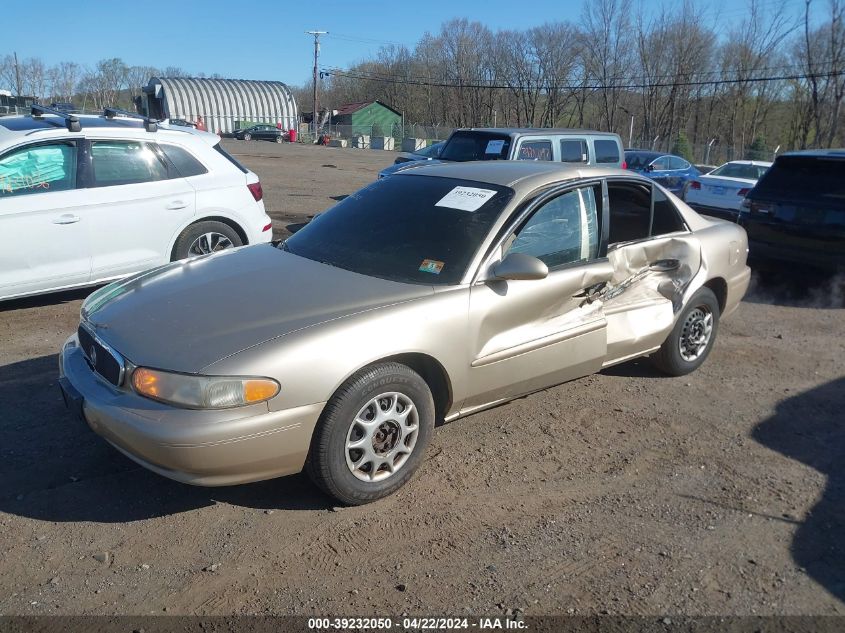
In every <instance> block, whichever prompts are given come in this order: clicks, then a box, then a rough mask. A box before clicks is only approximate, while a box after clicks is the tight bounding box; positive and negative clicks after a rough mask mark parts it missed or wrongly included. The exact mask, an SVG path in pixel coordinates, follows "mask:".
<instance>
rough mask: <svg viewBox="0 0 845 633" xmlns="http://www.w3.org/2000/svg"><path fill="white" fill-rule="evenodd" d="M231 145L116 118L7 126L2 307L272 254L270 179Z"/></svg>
mask: <svg viewBox="0 0 845 633" xmlns="http://www.w3.org/2000/svg"><path fill="white" fill-rule="evenodd" d="M219 143H220V139H219V138H218V137H217V136H215V135H214V134H209V133H207V132H200V131H197V130H193V129H191V128H187V127H176V126H173V127H167V126H163V125H159V124H156V122H154V121H151V120H149V119H145V118H144V117H140V116H137V115H132V114H130V113H128V112H123V111H119V110H113V109H107V110H105V111H104V114H103V116H93V115H92V116H74V115H66V114H63V113H60V112H54V111H51V110H48V109H47V108H40V107H34V108H33V116H10V117H2V118H0V236H2V246H0V300H3V299H10V298H12V297H22V296H27V295H34V294H40V293H44V292H51V291H55V290H62V289H66V288H75V287H80V286H88V285H94V284H100V283H103V282H107V281H109V280H112V279H117V278H120V277H123V276H125V275H129V274H132V273H135V272H139V271H142V270H145V269H147V268H152V267H153V266H158V265H161V264H165V263H167V262H170V261H173V260H176V259H182V258H185V257H190V256H194V255H202V254H205V253H211V252H214V251H218V250H222V249H224V248H230V247H233V246H241V245H244V244H255V243H258V242H269V241H270V239H271V236H272V233H273V231H272V222H271V220H270V218H269V216H268V215H267V214H266V213H265V211H264V202H262V197H263V193H262V190H261V183H260V182H259V180H258V177H257V176H256V175H255V174H254V173H252V172H251V171H249V170H248V169H246V168H245V167H243V166H242V165H241V164H240V163H238V162H237V161H236V160H235V159H234V158H232V157H231V156H229V154H227V153H226V151H225V150H224V149H223V148H222V147H220V144H219Z"/></svg>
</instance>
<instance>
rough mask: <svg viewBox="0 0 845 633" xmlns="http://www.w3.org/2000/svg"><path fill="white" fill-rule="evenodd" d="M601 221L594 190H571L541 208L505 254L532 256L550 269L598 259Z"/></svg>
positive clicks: (522, 228)
mask: <svg viewBox="0 0 845 633" xmlns="http://www.w3.org/2000/svg"><path fill="white" fill-rule="evenodd" d="M597 218H598V211H597V208H596V194H595V190H594V189H593V188H592V187H585V188H583V189H576V190H575V191H569V192H567V193H564V194H562V195H560V196H557V197H556V198H552V199H551V200H549V201H548V202H546V203H545V204H544V205H543V206H542V207H540V208H539V209H537V210H536V211H535V212H534V213H533V214H532V215H531V217H530V218H529V219H528V221H527V222H526V223H525V224H524V225H523V226H522V227H521V228H520V229H519V230H518V231H517V232H516V233H515V234H514V235H513V236H512V237H511V240H512V241H511V242H510V245H509V246H507V247H506V249H505V254H506V255H507V254H510V253H524V254H526V255H532V256H534V257H536V258H537V259H539V260H541V261H543V262H545V264H546V265H547V266H549V267H550V268H551V267H554V266H562V265H564V264H571V263H574V262H579V261H586V260H590V259H595V258H596V256H597V254H598V246H599V234H598V219H597Z"/></svg>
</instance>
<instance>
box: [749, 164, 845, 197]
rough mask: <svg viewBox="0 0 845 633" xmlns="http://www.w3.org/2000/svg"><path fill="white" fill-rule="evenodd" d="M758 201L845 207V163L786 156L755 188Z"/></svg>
mask: <svg viewBox="0 0 845 633" xmlns="http://www.w3.org/2000/svg"><path fill="white" fill-rule="evenodd" d="M754 197H755V198H770V197H776V198H783V199H786V200H795V201H801V202H809V201H814V202H817V203H819V204H830V203H833V204H834V205H835V206H836V207H837V208H842V207H843V205H845V160H841V159H840V160H836V159H826V158H817V157H815V156H783V157H781V158H778V159H777V161H776V162H775V164H774V165H773V166H772V167H771V169H769V171H768V172H766V174H765V176H764V177H763V178H761V179H760V181H759V182H758V183H757V186H756V187H754Z"/></svg>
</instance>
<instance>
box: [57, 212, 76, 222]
mask: <svg viewBox="0 0 845 633" xmlns="http://www.w3.org/2000/svg"><path fill="white" fill-rule="evenodd" d="M79 220H80V217H79V216H78V215H73V214H72V213H65V214H64V215H60V216H59V217H57V218H54V219H53V224H74V223H76V222H79Z"/></svg>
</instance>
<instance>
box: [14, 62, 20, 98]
mask: <svg viewBox="0 0 845 633" xmlns="http://www.w3.org/2000/svg"><path fill="white" fill-rule="evenodd" d="M15 84H16V85H15V90H17V94H16V95H15V96H16V97H20V96H21V67H20V65H19V64H18V54H17V52H15Z"/></svg>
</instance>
